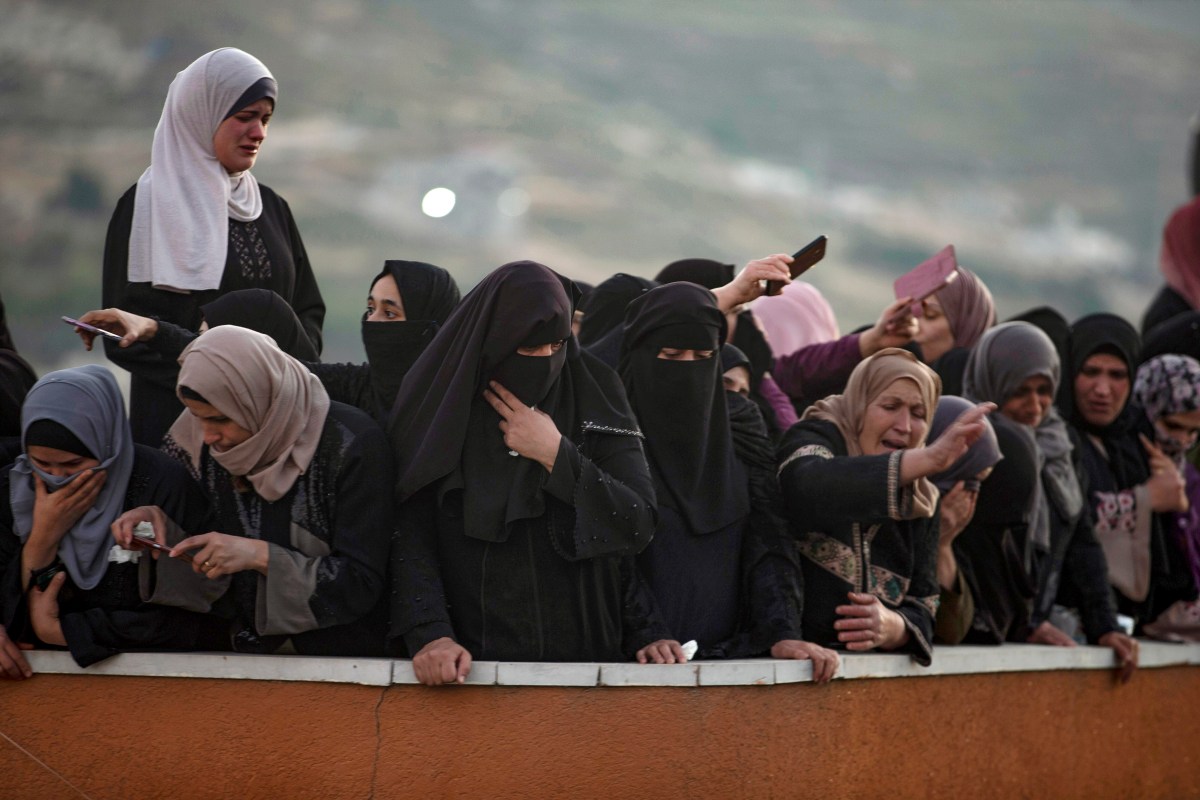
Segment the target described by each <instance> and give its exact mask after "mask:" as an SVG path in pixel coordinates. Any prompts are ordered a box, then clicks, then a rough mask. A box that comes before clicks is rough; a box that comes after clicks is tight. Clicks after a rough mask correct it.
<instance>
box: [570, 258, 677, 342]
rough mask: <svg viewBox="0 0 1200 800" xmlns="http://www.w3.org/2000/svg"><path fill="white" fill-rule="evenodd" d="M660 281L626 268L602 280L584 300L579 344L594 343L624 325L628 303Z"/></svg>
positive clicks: (581, 307)
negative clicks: (630, 271) (631, 272)
mask: <svg viewBox="0 0 1200 800" xmlns="http://www.w3.org/2000/svg"><path fill="white" fill-rule="evenodd" d="M657 285H658V284H657V283H655V282H654V281H652V280H647V279H646V278H639V277H637V276H636V275H626V274H625V273H623V272H618V273H617V274H616V275H613V276H612V277H611V278H608V279H607V280H604V281H601V282H600V283H599V284H598V285H597V286H596V288H595V289H593V290H592V291H591V292H589V293H588V295H587V296H586V297H584V299H583V300H582V301H581V302H580V305H579V309H580V310H581V311H582V312H583V320H582V321H581V322H580V323H579V344H580V345H582V346H583V347H591V346H592V345H593V344H595V343H596V342H598V341H600V339H602V338H603V337H604V336H605V335H606V334H608V333H609V332H610V331H613V330H615V329H619V328H621V326H622V325H623V324H624V322H625V309H626V307H627V306H628V305H629V304H630V303H631V302H633V301H634V300H636V299H637V298H638V297H641V296H642V295H643V294H645V293H646V292H648V291H650V290H651V289H653V288H654V287H655V286H657Z"/></svg>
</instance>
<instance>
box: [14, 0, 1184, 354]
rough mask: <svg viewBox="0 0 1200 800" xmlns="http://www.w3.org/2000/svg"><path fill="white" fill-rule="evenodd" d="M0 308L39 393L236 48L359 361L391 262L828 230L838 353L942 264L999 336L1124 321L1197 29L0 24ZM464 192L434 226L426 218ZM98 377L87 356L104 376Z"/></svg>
mask: <svg viewBox="0 0 1200 800" xmlns="http://www.w3.org/2000/svg"><path fill="white" fill-rule="evenodd" d="M0 19H3V20H4V22H3V24H0V168H2V174H3V178H2V179H0V243H2V245H0V294H2V295H3V297H4V300H5V303H6V305H7V306H8V309H9V314H10V318H11V324H12V326H13V329H14V333H15V336H16V337H17V341H18V345H19V346H20V347H21V349H22V351H23V352H25V353H26V354H27V355H28V357H30V358H31V360H33V361H34V362H35V363H36V364H37V365H38V366H40V367H41V368H43V369H45V368H49V367H51V366H53V365H54V364H56V363H58V362H59V360H60V359H61V358H62V357H63V354H64V353H65V352H67V351H68V350H70V351H71V355H72V356H74V357H78V355H79V353H78V352H76V345H75V340H74V339H73V338H72V336H71V335H70V332H69V330H68V329H67V328H66V326H64V325H62V324H61V323H58V322H57V318H58V316H59V315H60V314H78V313H82V312H83V311H85V310H87V309H89V308H93V307H95V306H96V305H97V304H98V303H99V273H100V263H101V251H102V247H103V240H104V232H105V228H106V225H107V221H108V214H109V212H110V210H111V207H112V205H113V204H114V203H115V201H116V199H117V198H118V197H119V196H120V194H121V193H122V192H123V191H124V190H125V189H126V188H127V187H128V186H129V185H130V184H132V183H133V182H134V181H135V180H136V179H137V177H138V175H140V174H141V172H142V170H143V169H144V168H145V167H146V165H147V164H148V163H149V154H150V143H151V139H152V136H153V131H154V126H155V124H156V123H157V121H158V116H159V112H160V110H161V107H162V101H163V98H164V97H165V95H166V89H167V86H168V84H169V83H170V81H171V79H172V77H173V76H174V74H175V73H176V72H178V71H179V70H180V69H182V68H183V67H184V66H186V65H187V64H188V63H189V62H190V61H191V60H193V59H194V58H195V57H197V56H198V55H200V54H201V53H203V52H205V51H207V50H210V49H213V48H215V47H219V46H223V45H233V46H237V47H241V48H243V49H245V50H247V51H249V52H252V53H254V54H255V55H257V56H259V57H260V58H261V59H262V60H263V61H264V62H265V63H266V64H267V65H268V66H269V67H270V68H271V70H272V71H273V72H274V73H275V75H276V77H277V78H278V79H279V82H280V101H279V106H278V110H277V115H276V117H275V120H274V122H273V123H272V126H271V132H270V137H269V139H268V141H267V143H266V146H265V148H264V151H263V155H262V157H261V158H260V160H259V165H258V166H257V167H256V169H255V174H256V175H257V176H258V177H259V179H260V180H262V181H263V182H264V183H267V184H269V185H271V186H272V187H274V188H275V189H276V190H277V191H279V192H280V193H281V194H282V195H283V196H285V197H286V198H287V199H288V200H289V202H290V203H291V206H292V209H293V211H294V212H295V214H296V217H297V219H298V221H299V224H300V228H301V231H302V233H303V235H304V238H305V242H306V244H307V246H308V249H309V253H310V255H311V257H312V260H313V262H314V264H315V265H316V267H317V269H318V275H319V277H320V278H321V280H322V290H323V291H324V293H325V295H326V300H327V303H328V305H329V316H328V321H327V326H326V327H327V342H328V344H327V349H326V358H327V359H332V360H346V359H358V358H361V347H360V345H359V344H358V342H357V335H358V333H357V332H358V324H357V319H358V313H359V309H360V308H361V306H362V300H363V298H364V296H365V294H366V291H367V281H368V280H369V278H370V276H372V275H373V274H375V272H377V271H378V269H379V266H380V264H381V263H382V261H383V260H384V259H385V258H412V259H419V260H426V261H431V262H434V263H437V264H441V265H443V266H445V267H447V268H448V269H450V270H451V271H452V272H453V273H454V274H455V275H456V276H457V277H458V279H459V282H460V284H462V286H463V288H464V289H466V288H469V287H470V286H471V285H473V284H474V282H475V281H476V280H477V279H478V278H479V277H480V276H481V275H482V274H483V273H485V272H486V271H488V270H489V269H491V268H493V267H495V266H497V265H499V264H501V263H503V262H505V261H509V260H513V259H517V258H533V259H537V260H540V261H543V262H545V263H547V264H549V265H551V266H553V267H555V268H556V269H559V270H560V271H562V272H565V273H567V274H569V275H572V276H574V277H578V278H581V279H585V280H598V279H601V278H603V277H605V276H607V275H609V274H611V273H613V272H617V271H625V272H633V273H637V274H643V275H653V274H654V273H655V272H656V271H657V270H658V268H659V267H660V266H661V265H663V264H665V263H667V262H669V261H671V260H674V259H676V258H681V257H687V256H710V257H714V258H720V259H724V260H729V261H737V262H744V261H746V260H748V259H750V258H754V257H757V256H760V255H764V254H767V253H772V252H780V251H787V252H791V251H792V250H794V249H796V248H798V247H799V246H801V245H802V244H804V243H805V242H807V241H808V240H810V239H811V238H812V237H813V236H815V235H816V234H818V233H826V234H828V235H829V237H830V246H829V255H828V257H827V259H826V261H825V262H823V263H822V264H821V265H820V266H819V267H818V268H816V269H814V270H813V271H812V273H810V274H811V280H812V282H813V283H815V284H817V285H818V286H819V287H820V288H821V289H822V290H823V291H824V292H825V293H826V294H827V295H828V296H829V297H830V299H831V301H832V302H833V304H834V307H835V308H836V309H838V311H839V314H840V317H841V320H842V323H843V327H845V328H849V327H853V326H854V325H855V324H857V323H859V322H865V321H867V320H868V319H872V318H874V316H875V315H876V313H877V311H878V309H879V308H880V307H882V305H883V304H884V303H885V302H886V300H887V299H888V297H889V296H890V286H891V281H892V279H893V278H894V277H895V276H896V275H898V274H899V273H901V272H902V271H903V270H905V269H907V268H909V267H911V266H912V265H913V264H915V263H917V262H918V261H920V260H922V259H923V258H925V257H927V256H928V255H930V254H932V253H933V252H934V251H936V250H938V249H940V248H941V247H942V246H943V245H945V244H946V243H947V242H953V243H954V244H955V246H956V248H957V250H958V253H959V258H960V260H961V261H962V263H964V264H965V265H967V266H969V267H971V268H973V269H975V270H976V271H977V272H979V273H980V274H981V275H982V276H983V277H984V279H985V280H986V281H987V283H988V284H989V285H990V286H991V287H992V289H993V290H994V292H995V293H996V295H997V297H998V301H999V303H1000V310H1001V315H1002V316H1008V315H1011V314H1014V313H1017V312H1019V311H1021V310H1023V309H1025V308H1027V307H1029V306H1032V305H1035V304H1041V303H1044V302H1050V303H1053V304H1056V305H1058V306H1059V307H1060V308H1062V309H1063V310H1064V311H1065V312H1066V313H1067V315H1068V316H1069V317H1073V316H1075V315H1078V314H1080V313H1084V312H1086V311H1091V310H1096V309H1101V308H1106V309H1112V310H1116V311H1118V312H1120V313H1123V314H1126V315H1128V316H1129V317H1131V318H1133V319H1135V321H1136V320H1137V318H1139V317H1140V314H1141V311H1142V309H1143V308H1144V306H1145V303H1146V302H1147V300H1148V299H1149V297H1150V295H1151V294H1152V293H1153V291H1154V290H1155V289H1156V288H1157V286H1158V283H1159V279H1158V273H1157V269H1156V264H1157V253H1158V243H1159V237H1160V233H1161V228H1162V224H1163V222H1164V221H1165V219H1166V217H1167V215H1168V214H1169V213H1170V211H1171V209H1172V208H1174V206H1175V205H1177V204H1178V203H1180V202H1181V201H1182V200H1184V199H1185V192H1186V186H1185V164H1186V159H1187V146H1188V145H1187V130H1188V120H1189V118H1190V117H1191V116H1192V115H1193V113H1195V112H1196V110H1197V109H1200V84H1198V82H1197V81H1196V76H1197V75H1198V74H1200V36H1198V34H1200V4H1197V3H1179V2H1173V0H1163V1H1161V2H1150V1H1149V0H1139V1H1138V2H1086V3H1085V2H1068V1H1066V0H1064V1H1063V2H1056V3H1040V2H1015V3H1014V2H1006V3H998V2H997V3H990V2H982V0H981V1H980V2H971V3H958V2H930V1H927V2H920V1H919V0H904V1H897V2H888V3H883V2H865V1H863V2H804V3H800V2H766V1H765V0H764V1H763V2H746V3H739V4H730V3H724V2H717V1H716V0H695V1H694V2H691V3H688V4H681V3H670V4H662V3H647V2H632V1H631V0H608V1H607V2H603V3H601V2H594V1H593V0H576V2H571V3H566V2H549V1H548V0H522V1H521V2H517V0H476V1H475V2H459V1H458V0H441V2H435V1H434V0H418V1H417V2H385V1H384V0H319V1H318V0H293V1H292V2H287V3H282V2H255V3H245V2H232V0H206V2H204V3H192V2H187V3H185V2H179V1H178V0H160V1H159V2H127V1H122V2H118V1H117V0H89V2H81V1H80V0H58V1H57V2H33V1H32V0H25V1H22V0H0ZM437 186H445V187H448V188H450V189H452V190H453V191H455V192H456V194H457V204H456V206H455V207H454V209H453V211H451V212H450V213H449V214H448V215H447V216H444V217H441V218H436V219H435V218H432V217H428V216H425V215H424V214H423V213H422V212H421V208H420V203H421V198H422V196H423V195H424V194H425V193H426V192H427V191H428V190H429V189H431V188H434V187H437ZM88 358H91V357H90V356H89V357H88Z"/></svg>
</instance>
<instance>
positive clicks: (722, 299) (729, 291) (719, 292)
mask: <svg viewBox="0 0 1200 800" xmlns="http://www.w3.org/2000/svg"><path fill="white" fill-rule="evenodd" d="M792 260H793V259H792V257H791V256H789V255H788V254H787V253H776V254H775V255H773V256H767V257H766V258H759V259H756V260H754V261H751V262H750V263H748V264H746V267H745V268H744V269H743V270H742V271H741V272H739V273H738V274H737V275H735V276H734V278H733V280H732V281H730V282H729V283H727V284H725V285H724V286H718V287H717V288H716V289H713V290H712V293H713V294H714V295H715V296H716V298H717V307H718V308H720V309H721V311H722V313H725V314H729V313H731V312H732V311H733V310H734V309H735V308H737V307H738V306H740V305H742V304H743V303H749V302H750V301H751V300H754V299H756V298H758V297H762V295H763V293H764V292H765V291H766V287H765V286H764V285H763V281H779V282H780V283H782V284H785V285H786V284H789V283H791V282H792V273H791V270H790V269H789V268H788V265H789V264H791V263H792Z"/></svg>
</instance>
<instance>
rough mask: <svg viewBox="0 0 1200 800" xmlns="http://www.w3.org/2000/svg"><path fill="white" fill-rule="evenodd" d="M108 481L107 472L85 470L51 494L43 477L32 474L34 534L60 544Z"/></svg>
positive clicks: (93, 502)
mask: <svg viewBox="0 0 1200 800" xmlns="http://www.w3.org/2000/svg"><path fill="white" fill-rule="evenodd" d="M107 479H108V472H107V471H106V470H102V469H100V470H92V469H89V470H84V471H83V472H80V473H79V474H78V475H76V476H75V477H74V478H72V479H71V481H70V483H68V484H67V485H65V486H62V487H60V488H59V489H57V490H56V491H53V492H51V491H50V490H49V489H47V488H46V483H45V481H43V480H42V476H41V475H38V474H37V473H34V475H33V481H34V489H33V491H34V499H33V530H34V531H36V532H39V533H40V535H41V536H45V537H48V538H49V539H53V540H54V542H55V543H57V542H59V541H60V540H61V539H62V537H63V536H64V535H65V534H66V532H67V531H69V530H71V528H72V527H74V525H75V523H76V522H79V519H80V518H81V517H82V516H83V515H84V514H85V513H86V512H87V510H88V509H89V508H91V507H92V506H93V505H94V504H95V502H96V498H97V497H99V496H100V490H101V489H103V488H104V482H105V481H106V480H107Z"/></svg>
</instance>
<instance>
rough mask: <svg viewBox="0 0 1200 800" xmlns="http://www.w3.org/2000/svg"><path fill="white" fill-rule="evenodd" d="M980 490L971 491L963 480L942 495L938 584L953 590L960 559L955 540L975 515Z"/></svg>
mask: <svg viewBox="0 0 1200 800" xmlns="http://www.w3.org/2000/svg"><path fill="white" fill-rule="evenodd" d="M978 499H979V493H978V492H969V491H967V489H966V484H964V483H963V482H962V481H959V482H958V483H956V484H954V486H953V488H951V489H950V491H948V492H946V493H945V494H944V495H942V503H941V524H940V525H939V526H938V559H937V576H938V585H939V586H941V587H942V588H943V589H946V590H952V589H953V588H954V584H955V581H956V580H957V578H958V559H957V558H956V557H955V556H954V548H953V547H952V545H953V544H954V540H955V539H957V538H958V535H959V534H960V533H962V532H963V531H964V530H966V527H967V525H968V524H969V523H970V522H971V518H972V517H974V516H975V501H976V500H978Z"/></svg>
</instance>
